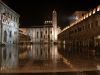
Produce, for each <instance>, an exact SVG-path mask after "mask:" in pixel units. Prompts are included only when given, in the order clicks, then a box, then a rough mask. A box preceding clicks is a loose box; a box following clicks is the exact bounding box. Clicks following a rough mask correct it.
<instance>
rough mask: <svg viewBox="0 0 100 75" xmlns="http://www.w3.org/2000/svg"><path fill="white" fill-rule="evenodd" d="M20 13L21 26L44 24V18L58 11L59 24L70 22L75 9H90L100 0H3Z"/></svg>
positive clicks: (63, 24) (47, 18)
mask: <svg viewBox="0 0 100 75" xmlns="http://www.w3.org/2000/svg"><path fill="white" fill-rule="evenodd" d="M2 1H3V2H5V3H6V4H7V5H8V6H9V7H11V8H12V9H13V10H15V11H16V12H17V13H19V14H20V16H21V17H20V26H33V25H43V22H44V20H49V19H51V17H52V11H53V9H55V10H56V11H57V13H58V25H59V26H60V27H64V26H66V25H67V24H68V21H69V20H68V17H69V16H70V15H71V14H72V13H73V12H74V11H75V10H89V9H91V8H93V7H96V6H97V5H99V3H100V0H2Z"/></svg>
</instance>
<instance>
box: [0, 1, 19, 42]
mask: <svg viewBox="0 0 100 75" xmlns="http://www.w3.org/2000/svg"><path fill="white" fill-rule="evenodd" d="M19 17H20V16H19V14H17V13H16V12H15V11H13V10H12V9H11V8H10V7H8V6H7V5H6V4H4V3H3V2H2V1H1V0H0V44H7V43H9V44H13V43H17V42H18V30H19Z"/></svg>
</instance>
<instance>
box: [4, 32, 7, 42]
mask: <svg viewBox="0 0 100 75" xmlns="http://www.w3.org/2000/svg"><path fill="white" fill-rule="evenodd" d="M4 42H7V32H6V31H4Z"/></svg>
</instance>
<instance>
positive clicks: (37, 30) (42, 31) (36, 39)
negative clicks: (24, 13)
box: [20, 10, 60, 43]
mask: <svg viewBox="0 0 100 75" xmlns="http://www.w3.org/2000/svg"><path fill="white" fill-rule="evenodd" d="M20 29H21V30H22V31H24V30H25V29H27V32H26V33H27V35H28V36H30V38H31V41H30V42H33V43H54V42H57V34H58V33H59V32H60V28H59V27H58V26H57V13H56V11H55V10H54V11H53V13H52V20H51V21H50V20H49V21H45V22H44V25H41V26H31V27H30V28H20Z"/></svg>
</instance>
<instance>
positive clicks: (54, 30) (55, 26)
mask: <svg viewBox="0 0 100 75" xmlns="http://www.w3.org/2000/svg"><path fill="white" fill-rule="evenodd" d="M52 26H53V42H54V43H56V42H57V34H58V30H57V12H56V11H55V10H53V12H52Z"/></svg>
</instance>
